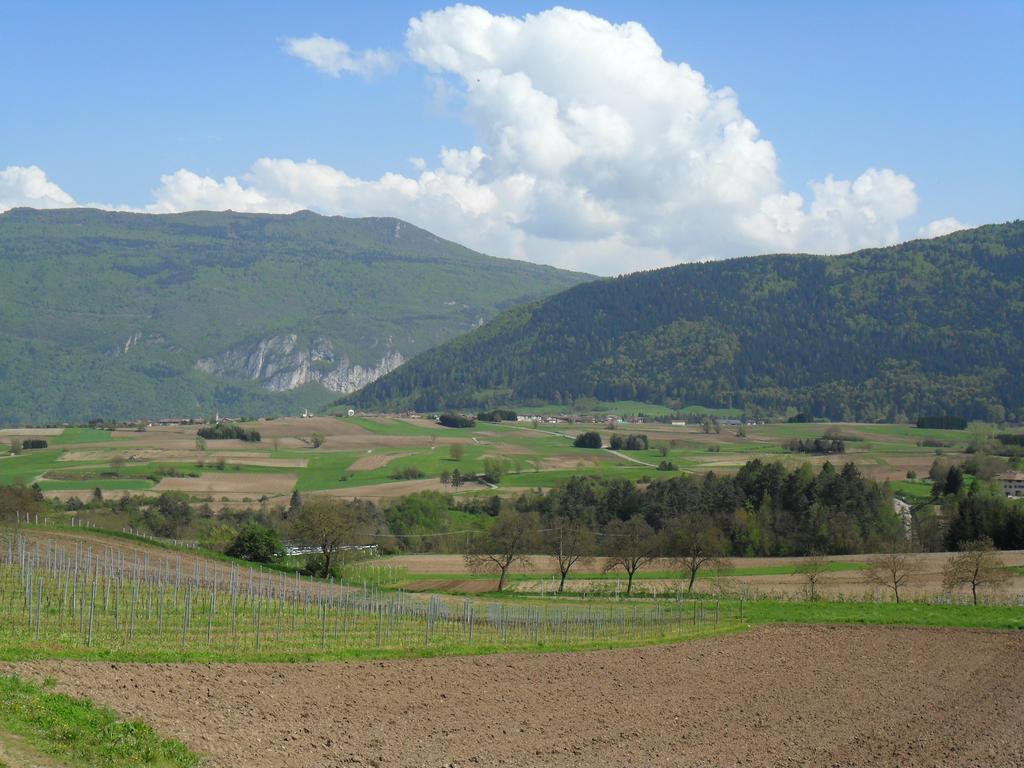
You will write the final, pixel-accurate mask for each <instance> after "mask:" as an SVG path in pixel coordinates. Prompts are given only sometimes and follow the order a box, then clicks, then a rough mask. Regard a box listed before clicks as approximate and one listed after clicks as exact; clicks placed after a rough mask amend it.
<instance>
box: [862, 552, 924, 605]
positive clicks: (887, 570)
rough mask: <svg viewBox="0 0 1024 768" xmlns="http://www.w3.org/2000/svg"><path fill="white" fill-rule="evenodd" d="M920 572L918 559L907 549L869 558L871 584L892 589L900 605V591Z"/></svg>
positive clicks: (868, 575)
mask: <svg viewBox="0 0 1024 768" xmlns="http://www.w3.org/2000/svg"><path fill="white" fill-rule="evenodd" d="M919 570H920V565H919V563H918V561H917V559H916V558H915V557H914V556H913V555H912V554H910V553H909V552H907V551H906V550H905V549H901V548H899V547H896V548H893V551H891V552H888V553H886V554H881V555H872V556H871V557H870V558H868V572H867V579H868V583H870V584H877V585H878V586H880V587H885V588H886V589H891V590H892V593H893V595H894V596H895V597H896V602H897V603H898V602H899V601H900V590H901V589H903V588H904V587H905V586H907V584H908V583H909V582H910V581H911V580H912V579H913V578H914V576H915V574H916V573H917V572H918V571H919Z"/></svg>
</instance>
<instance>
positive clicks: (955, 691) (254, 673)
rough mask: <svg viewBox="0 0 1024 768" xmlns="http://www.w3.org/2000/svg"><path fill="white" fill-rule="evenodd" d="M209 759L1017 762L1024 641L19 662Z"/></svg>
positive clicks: (276, 762)
mask: <svg viewBox="0 0 1024 768" xmlns="http://www.w3.org/2000/svg"><path fill="white" fill-rule="evenodd" d="M0 671H5V672H6V671H15V672H18V673H19V674H23V675H29V676H34V677H41V676H44V675H53V676H54V677H56V678H57V679H58V680H59V681H60V688H61V690H64V691H67V692H70V693H74V694H77V695H84V696H90V697H92V698H94V699H96V700H98V701H100V702H102V703H104V704H107V705H109V706H112V707H114V708H115V709H116V710H118V711H120V712H122V713H124V714H125V715H130V716H139V717H142V718H144V719H145V720H147V721H149V722H151V723H152V724H153V725H155V726H156V727H157V728H158V729H159V730H161V731H162V732H163V733H165V734H167V735H169V736H175V737H178V738H181V739H183V740H184V741H185V742H186V743H188V744H190V745H191V746H192V747H194V748H195V749H197V750H199V751H200V752H203V753H205V754H206V755H208V756H209V758H210V761H211V764H212V765H215V766H246V767H247V768H248V767H255V766H265V767H266V768H285V767H290V766H308V765H322V766H344V765H380V766H447V765H456V766H468V765H475V766H481V765H482V766H584V768H586V767H588V766H647V765H649V766H681V765H685V766H737V765H744V766H790V765H843V766H937V765H941V766H982V765H984V766H1019V765H1024V729H1021V727H1020V723H1021V722H1022V721H1024V633H1008V632H984V631H970V630H929V629H906V628H890V627H822V626H818V627H762V628H759V629H755V630H752V631H750V632H746V633H742V634H737V635H731V636H726V637H719V638H713V639H705V640H699V641H694V642H690V643H686V644H682V645H675V646H660V647H649V648H642V649H629V650H614V651H594V652H588V653H576V654H569V653H551V654H535V655H533V654H519V655H496V656H486V657H476V658H442V659H422V660H412V661H397V662H361V663H330V664H295V665H282V664H262V665H172V664H159V665H135V664H116V665H115V664H109V663H82V662H32V663H22V664H9V665H3V666H0Z"/></svg>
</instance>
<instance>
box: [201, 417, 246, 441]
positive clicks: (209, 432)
mask: <svg viewBox="0 0 1024 768" xmlns="http://www.w3.org/2000/svg"><path fill="white" fill-rule="evenodd" d="M197 434H198V436H199V437H201V438H203V439H204V440H243V441H245V442H247V443H258V442H260V440H261V439H262V438H261V437H260V433H259V432H257V431H256V430H255V429H244V428H243V427H240V426H239V425H238V424H225V423H224V422H220V423H219V424H214V425H213V426H212V427H203V428H202V429H200V430H199V432H198V433H197Z"/></svg>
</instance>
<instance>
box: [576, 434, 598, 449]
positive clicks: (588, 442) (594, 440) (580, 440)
mask: <svg viewBox="0 0 1024 768" xmlns="http://www.w3.org/2000/svg"><path fill="white" fill-rule="evenodd" d="M572 444H573V446H574V447H576V448H600V447H601V446H602V445H603V443H602V441H601V433H600V432H583V433H582V434H579V435H577V436H576V439H575V440H573V441H572Z"/></svg>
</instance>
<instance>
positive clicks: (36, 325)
mask: <svg viewBox="0 0 1024 768" xmlns="http://www.w3.org/2000/svg"><path fill="white" fill-rule="evenodd" d="M0 269H2V270H3V271H4V273H5V275H7V280H6V281H5V282H4V283H3V285H0V387H2V391H3V393H4V394H3V395H0V423H40V422H46V421H66V420H71V421H81V420H85V419H87V418H135V417H146V416H154V415H158V414H168V413H170V414H172V415H180V414H194V413H206V412H212V411H214V410H216V409H220V410H221V411H222V412H239V411H248V412H255V413H268V414H269V413H276V412H289V411H294V410H295V409H297V408H300V407H306V406H310V407H312V406H317V405H323V404H326V403H327V402H329V401H330V400H331V399H333V397H336V396H337V393H338V392H344V391H350V390H352V389H355V388H357V387H359V386H362V385H365V384H366V383H368V382H369V381H372V380H373V379H374V378H376V377H377V376H379V375H382V374H384V373H387V372H388V371H390V370H393V369H394V368H396V367H397V366H398V365H399V364H400V363H401V362H402V361H404V360H405V359H407V358H410V357H412V356H414V355H415V354H416V353H418V352H420V351H423V350H424V349H427V348H429V347H431V346H434V345H436V344H438V343H440V342H442V341H445V340H447V339H448V338H451V337H453V336H455V335H457V334H459V333H462V332H465V331H468V330H471V329H472V328H475V327H477V326H479V325H480V324H481V323H482V322H484V321H485V320H486V319H488V318H490V317H492V316H493V315H495V314H496V313H497V312H499V311H501V310H502V309H506V308H508V307H511V306H514V305H515V304H517V303H521V302H524V301H531V300H535V299H537V298H539V297H541V296H545V295H548V294H550V293H554V292H556V291H558V290H560V289H561V288H564V287H568V286H570V285H574V284H577V283H579V282H582V281H584V280H588V279H592V278H591V276H589V275H582V274H578V273H570V272H565V271H562V270H557V269H555V268H553V267H547V266H543V265H538V264H532V263H529V262H519V261H514V260H512V259H499V258H495V257H490V256H486V255H484V254H480V253H477V252H475V251H472V250H470V249H468V248H465V247H463V246H461V245H458V244H457V243H452V242H450V241H447V240H444V239H442V238H440V237H438V236H436V235H434V234H432V233H430V232H428V231H427V230H424V229H421V228H420V227H417V226H415V225H412V224H409V223H408V222H404V221H402V220H400V219H395V218H390V217H373V218H362V219H350V218H345V217H339V216H330V217H328V216H320V215H319V214H315V213H312V212H309V211H299V212H296V213H293V214H249V213H235V212H231V211H225V212H211V211H190V212H187V213H177V214H147V213H133V212H119V211H100V210H96V209H88V208H71V209H56V210H47V211H40V210H35V209H30V208H16V209H12V210H10V211H7V212H5V213H3V214H0ZM38 381H46V382H47V386H46V387H35V386H33V382H38ZM332 392H333V393H334V394H332Z"/></svg>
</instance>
